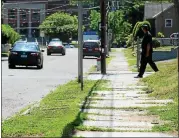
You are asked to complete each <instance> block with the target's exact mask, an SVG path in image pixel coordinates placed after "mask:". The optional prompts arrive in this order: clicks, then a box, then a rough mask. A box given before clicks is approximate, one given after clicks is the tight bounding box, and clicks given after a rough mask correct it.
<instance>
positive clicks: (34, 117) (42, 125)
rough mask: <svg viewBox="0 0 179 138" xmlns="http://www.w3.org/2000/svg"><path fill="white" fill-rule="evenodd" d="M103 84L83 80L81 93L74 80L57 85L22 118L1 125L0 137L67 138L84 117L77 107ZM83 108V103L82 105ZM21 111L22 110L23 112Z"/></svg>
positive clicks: (101, 81) (19, 116)
mask: <svg viewBox="0 0 179 138" xmlns="http://www.w3.org/2000/svg"><path fill="white" fill-rule="evenodd" d="M105 83H106V81H103V80H98V81H89V80H85V81H84V90H83V91H81V89H80V84H78V83H77V81H76V80H75V81H70V82H69V83H67V84H65V85H61V86H59V87H58V88H57V89H56V90H54V91H52V92H51V93H50V94H48V95H47V96H46V97H45V98H44V99H42V100H41V102H40V104H39V106H38V107H35V108H32V109H31V110H30V112H29V113H28V114H26V115H21V114H20V113H22V112H20V113H19V114H17V115H15V116H14V117H12V118H10V119H8V120H5V121H4V122H3V123H2V137H29V136H31V137H32V136H33V137H34V136H35V137H67V136H69V135H71V133H72V132H73V129H74V127H75V126H77V125H80V123H82V120H81V119H85V115H84V114H81V112H80V111H79V104H80V103H82V101H84V100H85V101H87V100H86V99H87V97H88V96H90V94H91V92H92V91H95V90H98V89H99V90H101V89H103V88H101V87H103V86H104V84H105ZM84 105H85V103H84ZM23 111H24V110H23Z"/></svg>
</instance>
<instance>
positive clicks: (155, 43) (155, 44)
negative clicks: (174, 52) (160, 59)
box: [152, 38, 161, 48]
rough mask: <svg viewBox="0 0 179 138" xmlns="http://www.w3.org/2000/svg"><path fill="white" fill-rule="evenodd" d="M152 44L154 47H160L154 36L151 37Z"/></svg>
mask: <svg viewBox="0 0 179 138" xmlns="http://www.w3.org/2000/svg"><path fill="white" fill-rule="evenodd" d="M152 45H153V47H154V48H157V47H160V45H161V44H160V41H158V40H157V39H156V38H152Z"/></svg>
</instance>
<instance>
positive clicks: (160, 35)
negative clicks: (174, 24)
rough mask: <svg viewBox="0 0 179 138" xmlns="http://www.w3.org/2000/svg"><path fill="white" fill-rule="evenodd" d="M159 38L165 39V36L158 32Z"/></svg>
mask: <svg viewBox="0 0 179 138" xmlns="http://www.w3.org/2000/svg"><path fill="white" fill-rule="evenodd" d="M157 36H158V37H160V38H162V37H165V36H164V34H163V33H161V32H158V33H157Z"/></svg>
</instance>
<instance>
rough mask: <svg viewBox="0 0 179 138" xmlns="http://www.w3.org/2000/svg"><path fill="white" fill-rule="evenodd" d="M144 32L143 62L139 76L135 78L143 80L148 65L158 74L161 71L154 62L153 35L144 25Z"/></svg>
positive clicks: (141, 61)
mask: <svg viewBox="0 0 179 138" xmlns="http://www.w3.org/2000/svg"><path fill="white" fill-rule="evenodd" d="M142 31H143V32H144V37H143V40H142V52H141V60H140V69H139V74H138V75H137V76H135V78H142V77H143V75H144V72H145V69H146V66H147V63H149V65H150V66H151V67H152V69H153V70H154V71H155V72H157V71H159V70H158V68H157V66H156V64H155V63H154V62H153V60H152V53H153V47H152V35H151V34H150V32H149V28H148V26H147V25H142Z"/></svg>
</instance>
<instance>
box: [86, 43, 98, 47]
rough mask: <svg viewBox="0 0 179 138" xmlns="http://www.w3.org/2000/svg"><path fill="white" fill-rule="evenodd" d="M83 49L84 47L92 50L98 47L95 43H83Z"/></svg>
mask: <svg viewBox="0 0 179 138" xmlns="http://www.w3.org/2000/svg"><path fill="white" fill-rule="evenodd" d="M83 47H85V48H93V47H94V48H98V47H99V45H98V43H97V42H85V43H84V45H83Z"/></svg>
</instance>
